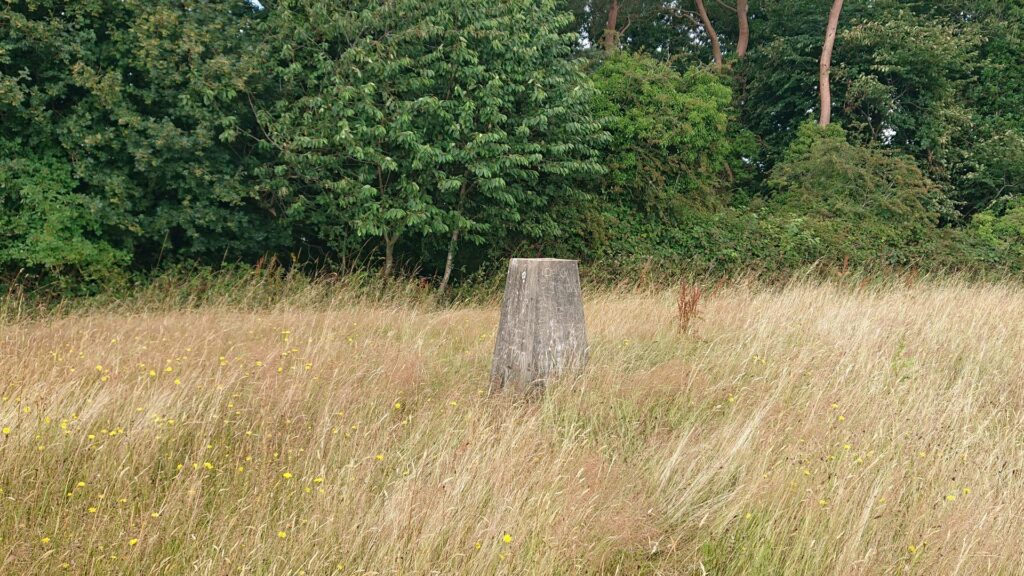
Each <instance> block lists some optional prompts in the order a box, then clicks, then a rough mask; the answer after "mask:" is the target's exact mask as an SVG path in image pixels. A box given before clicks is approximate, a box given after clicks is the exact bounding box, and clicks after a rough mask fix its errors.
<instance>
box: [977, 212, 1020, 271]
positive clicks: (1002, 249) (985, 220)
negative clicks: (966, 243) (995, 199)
mask: <svg viewBox="0 0 1024 576" xmlns="http://www.w3.org/2000/svg"><path fill="white" fill-rule="evenodd" d="M969 232H970V233H971V234H972V236H973V238H972V239H973V240H975V241H976V243H977V245H978V248H979V250H980V252H981V258H982V259H983V260H984V261H985V262H987V263H988V264H991V265H995V266H999V267H1005V268H1011V269H1013V268H1017V267H1019V266H1020V265H1021V263H1024V199H1021V198H1019V197H1015V198H1011V199H1007V200H1004V201H1001V202H999V203H998V204H997V205H995V206H993V207H991V208H989V209H988V210H985V211H983V212H979V213H978V214H975V215H974V218H973V219H972V220H971V226H970V228H969Z"/></svg>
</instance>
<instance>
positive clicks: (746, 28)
mask: <svg viewBox="0 0 1024 576" xmlns="http://www.w3.org/2000/svg"><path fill="white" fill-rule="evenodd" d="M747 8H748V7H747V0H736V17H737V19H738V20H739V28H740V36H739V38H738V39H737V40H736V57H737V58H743V57H744V56H746V55H747V46H748V45H749V44H750V21H749V20H748V19H747V11H748V9H747Z"/></svg>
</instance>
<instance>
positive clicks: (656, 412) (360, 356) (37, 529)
mask: <svg viewBox="0 0 1024 576" xmlns="http://www.w3.org/2000/svg"><path fill="white" fill-rule="evenodd" d="M677 299H678V298H677V294H676V293H675V291H671V290H669V291H665V292H662V293H652V294H647V293H645V294H638V293H630V294H622V293H619V294H598V295H591V296H590V297H589V298H588V301H587V320H588V326H589V330H590V337H591V342H592V354H591V358H592V362H591V366H590V367H589V368H588V370H587V372H586V373H585V374H583V375H582V376H581V377H580V378H578V379H575V380H572V381H565V382H561V383H558V384H557V385H555V386H553V387H552V388H551V389H550V390H549V391H548V393H547V395H546V396H545V397H543V398H542V399H539V400H536V401H533V402H527V403H517V402H515V401H514V399H512V398H509V397H505V396H500V395H495V396H491V395H489V394H488V393H487V391H486V390H485V388H486V378H487V374H488V368H489V357H490V353H491V349H492V346H493V333H494V331H495V326H496V323H497V307H496V306H479V307H476V306H473V307H469V306H467V307H461V308H454V309H447V310H446V309H438V308H433V307H430V306H427V305H423V304H420V305H412V304H408V305H400V304H395V305H381V304H376V305H372V304H362V305H360V304H358V303H355V302H353V301H352V300H351V299H348V300H346V299H342V298H339V299H338V300H336V301H335V302H333V303H332V302H325V303H321V304H319V305H318V306H316V307H309V306H304V305H298V306H296V305H288V304H280V305H277V306H271V307H267V308H266V309H264V310H262V311H246V310H242V309H239V308H229V307H224V306H214V305H205V306H200V307H198V308H196V309H193V310H183V311H171V312H132V311H130V310H125V309H122V310H120V311H116V312H114V311H109V310H108V311H105V312H104V311H102V310H97V311H92V312H82V313H76V314H71V315H68V316H62V317H44V318H37V319H34V320H20V321H17V322H8V323H7V324H0V366H2V369H3V372H2V375H0V386H2V398H3V401H2V402H0V426H2V427H3V434H2V435H0V490H2V494H0V573H3V574H60V573H68V574H182V573H199V574H303V573H305V574H311V575H312V574H335V573H338V574H428V573H437V574H495V573H499V574H613V573H618V574H637V573H650V574H705V573H706V574H894V573H910V574H928V575H932V574H956V573H960V574H981V573H1001V574H1015V573H1024V564H1022V559H1021V551H1020V543H1021V542H1024V517H1022V516H1021V512H1022V511H1024V471H1022V470H1024V288H1022V287H1021V286H1019V285H1015V284H1004V285H975V286H970V285H966V284H960V283H957V282H955V281H950V282H946V283H939V284H927V285H918V286H916V287H906V286H902V285H890V286H887V287H884V288H882V287H878V288H863V289H853V288H848V287H847V288H844V287H840V286H836V285H831V284H823V285H822V284H810V283H795V284H792V285H790V286H788V287H786V288H781V289H772V290H769V289H757V288H752V287H747V286H743V285H734V286H732V287H725V288H723V289H720V290H717V291H715V292H714V293H712V294H710V295H706V296H705V298H704V299H703V300H702V303H701V306H702V309H701V311H700V320H699V321H697V322H696V324H695V325H694V326H693V327H692V329H691V331H690V333H689V334H684V333H682V332H681V331H680V330H679V328H678V320H677V318H676V310H675V308H676V305H677V302H676V300H677Z"/></svg>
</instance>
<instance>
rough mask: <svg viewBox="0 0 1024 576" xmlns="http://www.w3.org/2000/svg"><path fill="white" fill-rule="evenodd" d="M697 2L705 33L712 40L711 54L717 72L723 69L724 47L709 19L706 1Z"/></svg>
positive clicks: (698, 0) (699, 0)
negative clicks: (719, 41)
mask: <svg viewBox="0 0 1024 576" xmlns="http://www.w3.org/2000/svg"><path fill="white" fill-rule="evenodd" d="M696 1H697V13H698V14H700V21H701V23H702V24H703V25H704V31H705V32H707V33H708V38H710V39H711V54H712V55H713V56H714V57H715V70H721V69H722V45H721V44H719V43H718V34H717V33H716V32H715V27H714V26H712V25H711V18H708V11H707V10H706V9H705V8H704V0H696Z"/></svg>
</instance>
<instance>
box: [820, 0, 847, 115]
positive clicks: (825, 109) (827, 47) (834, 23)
mask: <svg viewBox="0 0 1024 576" xmlns="http://www.w3.org/2000/svg"><path fill="white" fill-rule="evenodd" d="M842 11H843V0H832V9H831V10H829V12H828V25H826V27H825V42H824V44H822V46H821V60H820V64H819V69H818V92H819V94H820V96H821V116H820V117H819V119H818V125H819V126H828V124H829V122H831V121H832V89H831V86H830V85H829V71H830V70H831V69H832V46H833V45H835V43H836V28H838V27H839V13H840V12H842Z"/></svg>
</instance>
